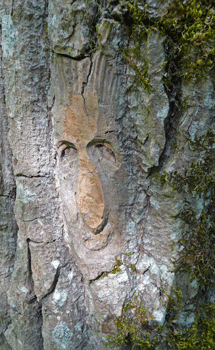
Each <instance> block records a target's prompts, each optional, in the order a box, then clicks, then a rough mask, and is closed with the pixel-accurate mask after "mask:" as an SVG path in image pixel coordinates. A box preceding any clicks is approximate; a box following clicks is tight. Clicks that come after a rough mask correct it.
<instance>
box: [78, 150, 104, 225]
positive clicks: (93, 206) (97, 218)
mask: <svg viewBox="0 0 215 350" xmlns="http://www.w3.org/2000/svg"><path fill="white" fill-rule="evenodd" d="M77 203H78V208H79V211H80V213H81V215H82V218H83V220H84V222H85V223H86V224H87V225H88V226H89V227H90V228H92V229H95V228H97V227H98V226H99V225H100V224H101V223H102V222H103V219H104V216H103V214H104V209H105V203H104V194H103V190H102V185H101V182H100V179H99V176H98V173H97V171H96V169H95V167H94V165H93V163H92V162H91V160H90V159H89V157H88V155H87V153H86V154H85V155H84V156H83V155H82V157H81V158H80V175H79V180H78V193H77Z"/></svg>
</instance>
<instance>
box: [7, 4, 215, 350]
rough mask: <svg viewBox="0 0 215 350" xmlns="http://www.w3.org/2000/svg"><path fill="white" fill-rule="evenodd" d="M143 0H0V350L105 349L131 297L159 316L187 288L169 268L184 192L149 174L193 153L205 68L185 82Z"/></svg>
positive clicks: (207, 93)
mask: <svg viewBox="0 0 215 350" xmlns="http://www.w3.org/2000/svg"><path fill="white" fill-rule="evenodd" d="M130 3H133V5H134V6H137V4H136V5H135V3H137V2H135V1H133V2H132V1H131V2H130ZM140 3H141V2H140ZM143 3H144V4H145V3H146V4H147V5H148V7H147V9H146V10H143V8H144V4H139V7H138V6H137V9H138V11H139V12H138V14H141V13H143V12H144V11H145V12H144V14H145V17H144V18H143V19H141V18H139V19H138V20H137V21H136V20H135V16H134V15H135V13H134V12H132V11H133V10H132V8H130V7H129V5H128V4H127V3H126V2H125V1H124V2H123V1H119V2H117V1H110V2H109V1H106V0H103V1H96V0H90V1H84V0H76V1H71V0H70V1H68V0H36V1H35V0H16V1H6V0H2V4H1V5H0V16H1V51H0V55H1V61H0V64H1V67H0V69H1V77H0V111H1V113H0V128H1V135H2V137H1V149H0V176H1V177H0V179H1V182H0V202H1V207H0V213H1V216H0V220H1V221H0V242H1V246H0V259H1V265H0V272H1V280H0V295H1V298H0V308H1V317H0V322H1V324H0V327H1V328H0V330H1V334H0V337H1V338H0V349H2V350H3V349H12V350H24V349H25V350H42V349H44V350H60V349H66V350H70V349H71V350H72V349H87V350H90V349H92V350H101V349H105V339H106V336H107V335H108V334H113V333H114V332H115V331H117V327H116V324H115V322H114V320H115V318H116V317H119V316H120V315H121V314H122V312H123V310H124V308H125V306H126V305H127V303H128V302H131V301H133V300H134V298H135V296H136V297H137V298H139V300H141V301H143V302H144V307H145V309H147V310H148V311H147V315H148V317H149V318H150V315H152V317H153V321H149V324H150V322H151V324H161V325H163V324H165V322H167V315H168V310H169V297H168V295H171V293H173V292H172V290H173V289H172V288H175V287H176V285H177V284H179V287H180V289H181V291H182V294H183V300H184V301H183V302H184V303H186V300H188V299H190V298H192V297H193V296H195V295H196V294H197V293H198V290H199V289H198V288H199V286H197V285H195V283H191V284H190V283H189V278H188V277H187V276H188V275H187V274H186V273H182V274H177V273H176V270H175V264H174V263H173V260H177V259H178V258H180V251H181V250H180V249H181V248H180V247H179V244H178V240H180V238H181V235H182V233H183V232H184V230H185V229H186V227H187V226H186V225H187V224H186V223H185V222H184V219H183V217H181V215H180V213H181V211H182V209H183V210H184V207H185V204H186V203H187V196H188V190H187V191H186V189H185V191H183V190H181V191H180V190H179V191H177V190H176V189H175V188H174V186H172V184H171V180H170V181H169V183H167V182H164V181H162V179H163V178H164V175H162V174H166V173H168V174H170V173H171V172H173V171H177V172H178V173H179V174H181V178H183V179H184V178H185V177H186V174H187V173H189V169H190V167H191V164H192V162H195V160H196V159H197V157H200V158H198V160H199V159H200V160H203V156H204V152H203V153H201V154H200V155H199V153H198V151H195V150H193V149H192V147H191V144H190V141H191V142H192V141H194V140H195V137H197V136H198V137H199V136H201V135H204V134H205V133H206V132H207V130H214V109H215V103H214V71H213V68H210V69H208V72H207V73H206V76H204V77H202V78H199V77H197V78H196V77H191V78H190V79H186V66H183V64H182V62H183V60H179V58H178V57H179V55H178V56H177V55H176V56H177V57H176V56H174V54H172V52H173V51H171V49H172V47H173V48H174V39H172V37H171V35H169V36H168V34H167V31H166V32H164V30H163V29H162V28H163V27H162V26H161V25H160V27H159V26H156V23H160V22H159V21H160V19H161V18H164V17H162V16H165V15H166V13H167V12H168V11H169V7H168V6H169V4H168V2H165V1H160V0H155V1H151V0H147V1H146V2H143ZM141 6H142V7H141ZM141 11H142V12H141ZM145 18H147V21H148V22H147V21H146V20H145ZM141 20H142V22H141ZM162 23H163V22H162ZM176 30H177V29H176ZM178 30H179V29H178ZM171 40H172V41H171ZM171 45H172V46H171ZM191 51H192V48H191ZM194 51H195V50H194ZM174 57H176V58H174ZM193 57H195V52H194V54H193ZM193 60H194V58H193ZM198 62H199V65H200V59H199V61H198ZM197 65H198V64H197ZM162 176H163V177H162ZM173 182H174V181H173ZM194 191H195V189H194ZM200 197H201V196H200ZM200 197H199V196H198V195H197V196H195V195H193V197H192V195H191V194H189V205H191V206H192V210H193V211H194V213H195V214H196V215H197V216H198V213H200V212H202V210H203V209H202V208H203V206H204V205H203V204H202V203H203V202H201V198H200ZM197 199H198V200H197ZM199 215H200V214H199ZM209 294H210V293H209ZM211 300H212V299H211ZM180 322H181V324H182V325H189V324H191V323H192V321H189V320H188V319H186V317H185V316H183V313H182V316H181V318H180V320H179V323H180ZM189 322H190V323H189ZM116 348H117V347H115V349H116ZM121 348H123V347H120V345H119V349H121ZM164 348H165V347H164Z"/></svg>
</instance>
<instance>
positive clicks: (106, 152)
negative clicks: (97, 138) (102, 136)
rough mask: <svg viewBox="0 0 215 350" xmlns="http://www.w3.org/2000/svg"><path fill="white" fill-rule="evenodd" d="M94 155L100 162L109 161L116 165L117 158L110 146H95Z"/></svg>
mask: <svg viewBox="0 0 215 350" xmlns="http://www.w3.org/2000/svg"><path fill="white" fill-rule="evenodd" d="M93 155H94V156H96V158H97V159H99V160H102V159H104V160H107V161H109V162H111V163H116V157H115V154H114V152H113V150H112V149H111V146H110V145H109V144H105V143H97V144H96V145H95V146H94V152H93Z"/></svg>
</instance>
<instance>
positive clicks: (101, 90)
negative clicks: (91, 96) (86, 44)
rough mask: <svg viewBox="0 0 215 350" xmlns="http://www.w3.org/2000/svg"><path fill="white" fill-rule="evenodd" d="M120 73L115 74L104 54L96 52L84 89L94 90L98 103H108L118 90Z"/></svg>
mask: <svg viewBox="0 0 215 350" xmlns="http://www.w3.org/2000/svg"><path fill="white" fill-rule="evenodd" d="M121 79H122V75H119V74H116V72H114V69H113V67H112V66H111V64H110V63H109V62H108V60H107V58H106V57H105V55H103V54H101V53H97V54H95V55H94V57H93V66H92V72H91V74H90V76H89V82H88V85H87V87H86V90H87V91H88V90H93V91H95V90H96V93H97V95H98V100H99V104H100V103H101V104H104V105H110V104H113V103H114V102H115V100H116V95H117V94H118V93H119V92H120V80H121Z"/></svg>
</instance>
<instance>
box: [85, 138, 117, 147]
mask: <svg viewBox="0 0 215 350" xmlns="http://www.w3.org/2000/svg"><path fill="white" fill-rule="evenodd" d="M98 143H100V144H102V145H105V144H106V145H109V146H111V143H110V142H109V141H107V140H106V139H103V138H99V137H96V138H95V139H93V140H92V141H90V142H89V143H88V145H87V146H93V145H96V144H98ZM111 147H112V146H111Z"/></svg>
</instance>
